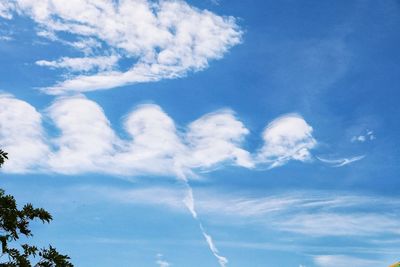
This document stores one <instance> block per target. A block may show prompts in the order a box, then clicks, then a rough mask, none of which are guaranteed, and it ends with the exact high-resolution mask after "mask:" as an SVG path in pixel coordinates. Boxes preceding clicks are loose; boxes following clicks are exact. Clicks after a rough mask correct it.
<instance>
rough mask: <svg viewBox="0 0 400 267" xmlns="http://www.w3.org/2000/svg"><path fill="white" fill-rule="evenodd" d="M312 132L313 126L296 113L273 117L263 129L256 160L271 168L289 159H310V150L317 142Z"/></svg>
mask: <svg viewBox="0 0 400 267" xmlns="http://www.w3.org/2000/svg"><path fill="white" fill-rule="evenodd" d="M312 132H313V128H312V127H311V126H310V125H308V124H307V122H306V121H305V120H304V119H303V118H302V117H301V116H299V115H297V114H288V115H284V116H282V117H279V118H277V119H275V120H274V121H273V122H271V123H270V124H268V126H267V127H266V129H265V130H264V133H263V139H264V141H265V145H264V146H263V147H262V148H261V150H260V151H259V154H258V156H257V160H258V161H259V162H261V163H267V164H269V166H270V167H271V168H273V167H278V166H281V165H283V164H285V163H287V162H288V161H289V160H299V161H309V160H311V154H310V150H311V149H312V148H314V147H315V146H316V144H317V141H316V140H315V139H314V138H313V136H312Z"/></svg>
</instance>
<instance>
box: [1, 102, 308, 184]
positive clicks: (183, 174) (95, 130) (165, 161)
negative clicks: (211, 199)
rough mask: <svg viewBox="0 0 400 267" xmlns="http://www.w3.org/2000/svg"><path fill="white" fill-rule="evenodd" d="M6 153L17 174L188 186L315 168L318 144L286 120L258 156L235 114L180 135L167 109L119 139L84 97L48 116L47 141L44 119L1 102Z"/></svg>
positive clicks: (141, 114) (137, 120) (146, 114)
mask: <svg viewBox="0 0 400 267" xmlns="http://www.w3.org/2000/svg"><path fill="white" fill-rule="evenodd" d="M0 101H1V102H2V103H3V104H2V106H1V109H2V110H1V111H2V112H1V114H0V116H1V117H0V118H1V128H0V130H1V132H0V137H1V139H0V141H1V143H0V146H1V147H2V148H3V149H5V150H6V151H8V152H10V157H11V159H12V160H11V161H10V163H8V164H6V165H7V166H6V168H5V170H7V171H13V172H26V171H28V170H29V171H31V172H36V171H41V172H43V171H44V172H46V171H47V172H56V173H63V174H77V173H87V172H98V173H108V174H118V175H123V176H127V175H129V176H135V175H143V174H150V175H162V176H176V177H180V178H181V179H182V180H186V178H187V177H188V176H192V175H194V173H195V171H196V170H202V171H208V170H212V169H214V168H218V167H220V166H221V165H222V164H230V165H236V166H241V167H245V168H255V167H257V165H256V164H258V163H262V164H265V163H267V164H269V165H270V166H272V167H276V166H281V165H283V164H285V163H287V162H288V161H289V160H300V161H307V160H309V158H310V152H309V151H310V149H312V148H313V147H314V146H315V144H316V141H315V140H314V138H313V137H312V135H311V133H312V128H311V126H309V125H308V124H307V123H306V122H305V121H304V120H303V119H302V118H301V117H300V116H298V115H296V116H295V115H290V116H284V117H281V118H278V119H277V120H275V121H273V122H272V123H270V124H269V125H268V127H267V128H266V130H265V131H264V134H263V138H264V142H265V143H264V145H263V147H262V148H261V149H260V150H259V153H258V154H256V155H252V154H251V153H250V152H248V151H247V150H246V149H244V148H243V143H244V138H245V137H246V135H248V134H249V130H248V129H247V128H246V127H245V125H244V124H243V123H242V122H241V121H240V120H239V119H238V118H237V117H236V116H235V114H234V112H233V111H231V110H227V109H225V110H219V111H216V112H212V113H209V114H206V115H204V116H202V117H200V118H199V119H197V120H195V121H193V122H192V123H189V125H188V126H187V127H177V126H176V125H175V122H174V120H173V119H172V118H170V117H169V116H168V114H166V113H165V112H164V111H163V110H162V109H161V108H160V107H159V106H157V105H154V104H146V105H140V106H138V107H136V108H135V109H134V110H132V111H131V112H130V113H129V114H128V115H126V116H125V117H124V121H123V126H124V130H125V131H126V133H127V135H126V137H125V138H121V136H118V135H117V134H116V133H115V132H114V130H113V127H112V126H111V124H110V122H109V121H108V119H107V117H106V115H105V114H104V111H103V109H102V108H101V107H100V106H99V105H98V104H97V103H95V102H93V101H91V100H89V99H87V98H86V97H84V96H82V95H78V96H73V97H59V98H57V99H56V100H55V101H54V102H53V103H52V105H51V106H50V107H48V108H47V109H46V110H45V111H44V113H45V115H46V117H48V118H50V120H51V122H52V123H53V124H54V126H55V128H56V131H55V132H52V133H51V135H49V136H46V135H45V134H44V130H43V127H42V119H41V118H42V115H41V114H40V113H39V112H38V111H36V110H35V108H34V107H32V106H31V105H29V104H28V103H26V102H24V101H21V100H18V99H16V98H14V97H12V96H9V95H1V98H0Z"/></svg>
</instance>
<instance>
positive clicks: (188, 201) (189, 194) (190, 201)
mask: <svg viewBox="0 0 400 267" xmlns="http://www.w3.org/2000/svg"><path fill="white" fill-rule="evenodd" d="M183 181H184V184H185V187H186V196H185V198H184V199H183V203H184V204H185V206H186V208H187V209H188V210H189V211H190V213H191V214H192V217H193V218H194V219H195V220H196V221H197V222H198V223H199V228H200V230H201V233H202V234H203V236H204V238H205V240H206V242H207V244H208V247H209V248H210V250H211V253H212V254H213V255H214V257H215V258H217V260H218V263H219V265H220V266H221V267H225V266H226V265H227V264H228V259H227V258H225V257H224V256H221V255H220V254H219V251H218V249H217V247H216V246H215V244H214V241H213V239H212V237H211V236H210V235H209V234H208V233H207V232H206V231H205V229H204V227H203V225H202V223H201V221H200V220H199V218H198V216H197V212H196V208H195V204H194V197H193V190H192V188H191V187H190V185H189V183H188V181H187V180H186V179H183Z"/></svg>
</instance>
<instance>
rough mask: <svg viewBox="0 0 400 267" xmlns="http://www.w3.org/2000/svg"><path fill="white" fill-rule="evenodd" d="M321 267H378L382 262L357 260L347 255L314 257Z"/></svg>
mask: <svg viewBox="0 0 400 267" xmlns="http://www.w3.org/2000/svg"><path fill="white" fill-rule="evenodd" d="M314 262H315V264H317V266H319V267H349V266H351V267H376V266H380V265H381V264H382V262H379V261H376V260H369V259H362V258H356V257H351V256H346V255H320V256H315V257H314Z"/></svg>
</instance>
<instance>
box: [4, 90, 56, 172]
mask: <svg viewBox="0 0 400 267" xmlns="http://www.w3.org/2000/svg"><path fill="white" fill-rule="evenodd" d="M45 139H46V137H45V134H44V129H43V128H42V115H41V114H40V113H39V112H37V111H36V109H35V108H34V107H33V106H31V105H30V104H28V103H26V102H24V101H21V100H18V99H16V98H14V97H13V96H11V95H6V94H0V145H1V149H4V150H5V151H7V152H8V153H9V156H10V158H11V159H12V160H9V161H8V162H7V164H5V165H4V171H6V172H13V173H24V172H29V171H34V170H35V171H36V170H38V168H39V169H40V168H41V167H43V166H44V165H45V164H46V162H47V157H48V155H49V153H50V150H49V147H48V145H47V143H46V142H45Z"/></svg>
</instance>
